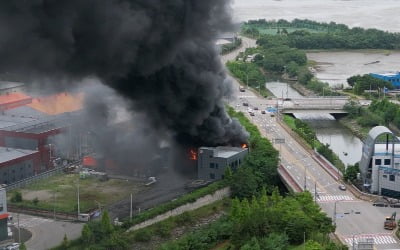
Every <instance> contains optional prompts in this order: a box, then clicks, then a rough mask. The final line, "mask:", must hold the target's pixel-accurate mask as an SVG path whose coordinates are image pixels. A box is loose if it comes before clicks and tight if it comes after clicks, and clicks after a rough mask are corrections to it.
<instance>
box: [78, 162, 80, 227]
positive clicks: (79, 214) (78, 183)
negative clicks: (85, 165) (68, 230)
mask: <svg viewBox="0 0 400 250" xmlns="http://www.w3.org/2000/svg"><path fill="white" fill-rule="evenodd" d="M80 174H81V173H80V170H79V172H78V219H79V215H80V214H81V210H80V205H79V178H81V177H80Z"/></svg>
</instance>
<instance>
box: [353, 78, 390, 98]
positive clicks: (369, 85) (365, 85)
mask: <svg viewBox="0 0 400 250" xmlns="http://www.w3.org/2000/svg"><path fill="white" fill-rule="evenodd" d="M347 83H348V84H349V85H350V86H351V87H353V93H354V94H357V95H362V94H363V93H364V91H365V90H378V91H379V90H381V89H384V88H387V89H394V86H393V84H392V83H391V82H388V81H385V80H382V79H378V78H375V77H372V76H370V75H368V74H365V75H355V76H351V77H349V78H348V79H347Z"/></svg>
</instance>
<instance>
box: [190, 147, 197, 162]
mask: <svg viewBox="0 0 400 250" xmlns="http://www.w3.org/2000/svg"><path fill="white" fill-rule="evenodd" d="M189 153H190V156H189V159H190V160H193V161H196V160H197V152H196V150H194V149H191V150H190V152H189Z"/></svg>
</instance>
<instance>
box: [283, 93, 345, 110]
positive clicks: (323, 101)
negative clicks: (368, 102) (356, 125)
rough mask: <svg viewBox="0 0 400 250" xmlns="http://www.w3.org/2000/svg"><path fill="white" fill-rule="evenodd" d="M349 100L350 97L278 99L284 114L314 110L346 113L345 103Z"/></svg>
mask: <svg viewBox="0 0 400 250" xmlns="http://www.w3.org/2000/svg"><path fill="white" fill-rule="evenodd" d="M348 101H349V98H348V97H341V96H340V97H337V96H332V97H304V98H286V99H283V100H282V99H281V100H280V101H279V100H278V102H277V103H278V107H279V109H280V111H281V113H283V114H294V113H301V112H310V111H312V112H313V113H314V112H317V113H325V114H346V113H347V112H346V111H345V110H343V107H344V105H345V104H346V103H347V102H348Z"/></svg>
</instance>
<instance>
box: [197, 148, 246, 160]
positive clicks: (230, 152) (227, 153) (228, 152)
mask: <svg viewBox="0 0 400 250" xmlns="http://www.w3.org/2000/svg"><path fill="white" fill-rule="evenodd" d="M201 149H211V150H213V151H214V157H221V158H229V157H232V156H234V155H236V154H238V153H240V152H243V151H246V150H247V148H239V147H224V146H219V147H201V148H200V150H201Z"/></svg>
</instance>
